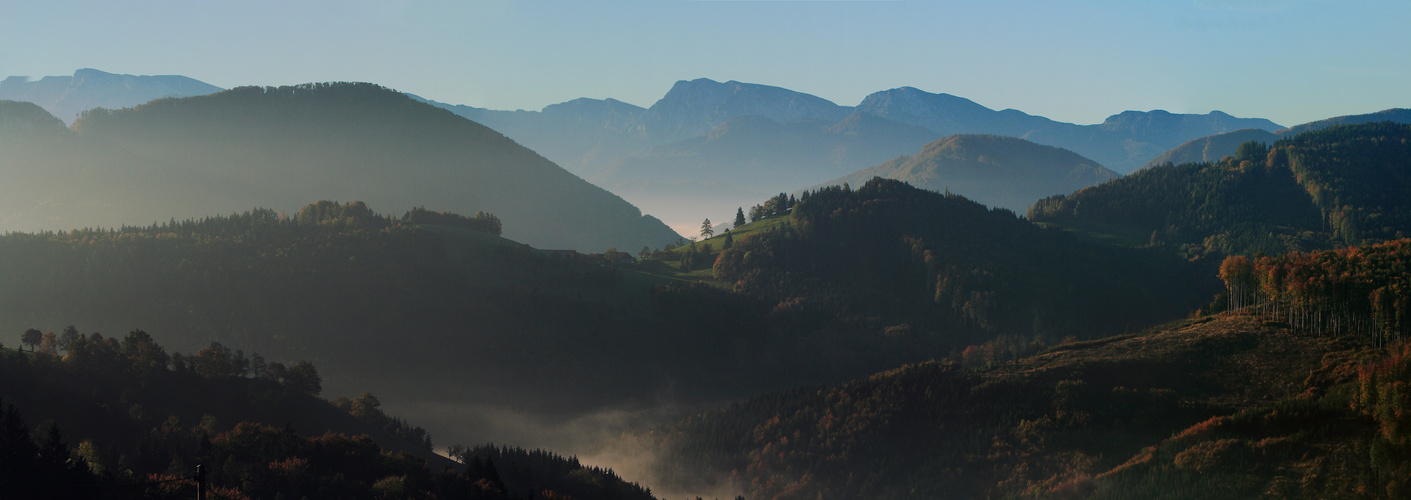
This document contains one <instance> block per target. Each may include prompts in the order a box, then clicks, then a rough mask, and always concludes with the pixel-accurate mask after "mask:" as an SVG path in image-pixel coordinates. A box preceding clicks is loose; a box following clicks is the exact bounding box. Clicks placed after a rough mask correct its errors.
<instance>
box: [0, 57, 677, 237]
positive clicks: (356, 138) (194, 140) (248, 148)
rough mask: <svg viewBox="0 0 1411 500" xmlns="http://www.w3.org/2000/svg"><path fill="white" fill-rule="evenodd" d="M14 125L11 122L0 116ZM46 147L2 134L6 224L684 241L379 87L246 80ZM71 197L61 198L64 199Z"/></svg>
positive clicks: (92, 119) (514, 147)
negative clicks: (428, 214)
mask: <svg viewBox="0 0 1411 500" xmlns="http://www.w3.org/2000/svg"><path fill="white" fill-rule="evenodd" d="M0 120H3V118H0ZM73 129H74V134H73V135H74V136H75V137H74V138H73V139H74V140H70V141H67V143H66V144H65V145H64V146H63V147H59V148H50V149H45V150H42V151H38V152H36V151H32V150H34V149H35V148H38V147H40V146H36V145H31V144H29V143H28V141H25V140H24V139H22V138H15V137H11V136H10V135H6V134H0V149H4V150H5V151H6V154H7V158H9V160H7V161H6V162H5V164H4V165H3V168H4V170H5V172H6V174H7V175H9V176H11V177H15V178H19V179H22V180H23V181H24V182H6V183H5V184H4V185H3V186H0V199H3V200H4V201H0V220H4V221H6V222H5V223H4V226H3V227H0V229H5V230H28V231H33V230H55V229H71V228H79V227H117V226H120V225H123V224H147V223H150V222H152V221H167V220H171V219H174V218H178V219H179V218H185V217H191V216H194V215H216V214H227V213H231V212H235V211H239V210H244V209H248V208H249V207H251V206H264V207H271V208H274V209H276V210H281V211H292V210H295V209H297V208H298V207H299V206H300V205H302V204H303V203H306V202H307V201H308V200H311V199H334V200H345V201H346V200H355V199H356V200H363V201H366V202H368V203H371V204H373V205H374V206H378V207H383V208H384V209H387V210H394V211H405V210H407V209H410V208H412V207H413V206H417V205H429V206H436V207H440V208H441V209H447V210H453V211H458V212H465V213H473V212H475V211H477V210H483V211H488V212H493V213H495V214H497V215H498V216H499V217H500V218H501V219H502V220H503V221H504V222H505V230H506V235H507V236H508V237H511V238H514V239H516V240H518V241H522V242H525V243H528V244H531V245H534V246H537V247H540V248H575V249H579V250H583V251H594V252H600V251H602V250H603V249H606V248H608V247H610V246H619V247H623V248H638V247H640V246H642V245H657V246H659V245H664V244H666V243H667V242H671V241H674V240H676V239H677V238H678V236H677V235H676V234H675V233H673V232H672V231H671V230H669V229H668V228H667V227H666V226H665V225H663V224H661V223H660V221H657V220H656V219H654V218H652V217H650V216H643V215H642V214H641V213H640V211H639V210H637V209H636V208H635V207H633V206H632V205H631V204H629V203H627V202H626V201H623V200H622V199H621V198H619V197H617V196H616V195H613V194H612V193H609V192H607V191H604V190H603V189H601V188H598V187H596V186H593V185H591V184H589V183H587V182H586V181H584V180H582V179H579V178H577V177H575V176H573V175H572V174H569V173H568V172H567V171H564V170H563V169H561V168H559V167H558V166H556V165H554V164H553V163H551V162H549V161H548V160H545V159H544V158H543V157H540V156H539V155H537V154H535V153H534V152H532V151H529V150H528V149H525V148H523V147H521V146H519V145H518V144H515V143H514V142H513V141H511V140H509V139H507V138H505V137H504V136H502V135H500V134H499V133H496V132H494V131H492V130H490V129H488V128H486V127H484V126H481V125H479V124H476V123H474V122H471V121H469V120H465V119H463V118H460V117H457V116H455V115H454V114H452V113H450V112H448V111H445V110H441V109H437V108H435V107H433V106H431V105H428V104H425V103H421V102H416V101H414V100H412V99H411V98H409V97H407V96H406V95H404V94H401V93H397V92H394V91H392V90H389V89H385V88H382V87H378V86H376V85H371V84H356V83H333V84H310V85H301V86H294V87H280V88H260V87H243V88H237V89H233V90H228V91H224V92H220V93H216V94H211V95H206V96H199V97H188V98H181V99H162V100H157V101H153V102H151V103H148V104H144V105H141V106H137V107H135V108H130V109H123V110H118V111H108V110H102V109H99V110H94V111H91V112H88V113H86V114H85V115H84V116H83V117H82V118H81V119H80V120H79V121H78V122H76V123H75V124H74V127H73ZM56 193H64V196H63V198H62V199H53V198H52V197H53V196H55V194H56Z"/></svg>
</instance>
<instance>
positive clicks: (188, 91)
mask: <svg viewBox="0 0 1411 500" xmlns="http://www.w3.org/2000/svg"><path fill="white" fill-rule="evenodd" d="M221 90H222V89H221V88H220V87H216V86H214V85H210V84H207V83H204V82H201V81H198V80H195V79H192V78H187V77H184V76H179V75H159V76H134V75H116V74H112V73H105V72H102V71H98V70H96V69H87V68H85V69H80V70H78V71H75V72H74V74H73V76H46V77H44V78H40V79H39V80H30V79H29V78H26V77H22V76H12V77H9V78H6V79H5V80H3V81H0V99H3V100H10V101H27V102H32V103H35V104H38V105H39V106H40V107H42V108H44V109H45V110H46V111H48V112H49V114H52V115H54V116H56V117H58V118H59V119H60V120H63V121H64V123H66V124H72V123H73V122H74V120H76V119H78V116H79V114H80V113H82V112H84V111H87V110H90V109H93V108H109V109H118V108H126V107H131V106H136V105H138V104H142V103H145V102H147V101H151V100H153V99H160V98H163V97H189V96H198V95H206V94H211V93H215V92H220V91H221Z"/></svg>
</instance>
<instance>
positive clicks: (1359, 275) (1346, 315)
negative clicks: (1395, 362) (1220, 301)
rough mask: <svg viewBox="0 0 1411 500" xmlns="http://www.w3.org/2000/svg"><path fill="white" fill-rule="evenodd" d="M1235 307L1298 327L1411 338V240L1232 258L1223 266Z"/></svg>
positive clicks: (1381, 338)
mask: <svg viewBox="0 0 1411 500" xmlns="http://www.w3.org/2000/svg"><path fill="white" fill-rule="evenodd" d="M1220 279H1221V280H1223V281H1224V282H1225V288H1226V295H1227V297H1228V300H1229V308H1230V310H1235V311H1251V312H1255V313H1257V314H1261V315H1265V316H1269V317H1273V318H1277V319H1280V320H1282V321H1286V322H1288V323H1289V324H1290V325H1293V326H1294V327H1296V328H1306V329H1314V330H1320V331H1331V332H1334V333H1337V334H1354V335H1362V336H1366V337H1368V338H1369V339H1370V340H1371V341H1372V342H1373V343H1374V344H1375V345H1383V344H1385V343H1387V342H1391V341H1396V340H1402V339H1405V338H1408V337H1411V239H1402V240H1397V241H1392V242H1387V243H1381V244H1376V245H1371V246H1364V247H1352V248H1345V249H1341V250H1331V251H1324V252H1291V253H1288V254H1284V255H1282V256H1278V257H1257V258H1253V259H1251V258H1249V257H1245V256H1230V257H1227V258H1225V260H1224V262H1222V263H1221V265H1220Z"/></svg>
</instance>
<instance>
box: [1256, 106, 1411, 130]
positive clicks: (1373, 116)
mask: <svg viewBox="0 0 1411 500" xmlns="http://www.w3.org/2000/svg"><path fill="white" fill-rule="evenodd" d="M1376 122H1393V123H1411V109H1406V108H1392V109H1386V110H1382V111H1378V112H1376V113H1367V114H1365V115H1347V116H1338V117H1334V118H1328V119H1326V120H1318V121H1315V122H1308V123H1305V124H1302V125H1295V126H1292V127H1289V128H1287V129H1284V130H1281V131H1279V133H1281V134H1301V133H1303V132H1308V131H1311V130H1319V129H1325V128H1328V127H1332V126H1335V125H1356V124H1359V123H1376Z"/></svg>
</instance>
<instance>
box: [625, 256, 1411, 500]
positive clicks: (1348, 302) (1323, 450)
mask: <svg viewBox="0 0 1411 500" xmlns="http://www.w3.org/2000/svg"><path fill="white" fill-rule="evenodd" d="M1241 259H1244V258H1242V257H1234V258H1232V259H1231V261H1229V262H1228V263H1227V266H1226V267H1227V269H1225V270H1222V272H1221V274H1222V275H1224V276H1225V277H1226V280H1227V282H1228V283H1229V284H1230V290H1229V293H1230V294H1232V295H1231V296H1232V297H1233V298H1234V300H1232V301H1230V302H1229V305H1231V306H1235V307H1238V308H1239V310H1238V311H1237V312H1227V313H1222V314H1219V315H1215V316H1202V317H1193V318H1189V319H1184V320H1180V321H1176V322H1173V323H1170V324H1165V325H1161V326H1158V327H1154V328H1151V329H1149V330H1147V331H1144V332H1140V333H1136V334H1127V335H1119V336H1113V337H1108V338H1102V339H1095V340H1090V341H1077V342H1067V343H1064V344H1062V345H1059V346H1056V347H1053V348H1051V349H1049V350H1047V351H1045V352H1042V353H1039V354H1036V355H1032V356H1026V357H1023V358H1020V359H1017V360H1013V361H1010V362H1003V363H984V362H979V363H976V362H974V360H972V359H970V357H969V356H962V357H961V359H960V360H958V361H959V362H958V363H945V362H928V363H919V364H912V365H906V366H902V367H900V368H897V369H894V370H888V371H885V372H880V373H877V374H874V375H872V376H870V377H865V378H860V379H858V380H854V381H851V382H848V383H845V384H838V385H834V386H830V387H821V388H818V387H811V388H799V389H795V390H791V391H781V392H774V393H769V394H765V395H761V396H758V397H755V398H751V399H749V400H747V401H742V402H739V403H736V404H732V405H729V406H727V407H723V408H720V409H717V410H713V411H709V412H704V413H700V414H697V415H694V416H691V417H688V418H685V419H682V420H680V421H678V422H675V423H673V424H671V425H666V426H662V427H660V428H657V429H654V430H653V431H652V432H649V433H645V432H644V433H640V434H638V435H636V438H635V441H634V442H633V443H632V444H633V445H635V446H638V447H640V448H641V449H645V450H649V451H652V452H655V453H657V461H656V469H655V471H654V472H655V474H656V476H657V478H658V480H657V484H658V485H659V487H661V488H671V489H680V490H684V491H722V490H723V491H731V492H740V493H743V494H744V495H745V496H746V497H747V498H774V499H779V500H794V499H809V498H818V497H823V498H874V499H901V498H951V497H956V498H1034V497H1037V498H1092V499H1116V498H1255V497H1260V496H1261V495H1262V496H1269V497H1274V498H1405V497H1406V493H1407V492H1408V491H1411V490H1408V489H1407V488H1408V487H1411V481H1408V478H1411V476H1408V475H1407V474H1406V472H1408V471H1411V460H1408V457H1411V454H1408V451H1411V446H1408V442H1411V441H1408V432H1411V427H1408V426H1407V425H1406V416H1405V414H1404V411H1403V410H1404V406H1405V398H1406V389H1405V384H1407V383H1408V382H1411V345H1408V344H1406V343H1405V342H1404V339H1406V338H1407V336H1408V334H1411V321H1408V320H1407V318H1406V315H1405V314H1403V313H1404V312H1405V310H1406V308H1407V307H1411V304H1408V303H1407V301H1406V289H1407V287H1408V286H1411V267H1408V264H1411V240H1400V241H1397V242H1392V243H1386V244H1379V245H1375V246H1370V247H1356V248H1347V249H1342V250H1337V251H1325V252H1314V253H1307V254H1295V255H1290V256H1285V257H1269V258H1261V259H1259V260H1257V261H1256V262H1254V263H1253V264H1251V263H1250V262H1249V259H1244V262H1243V263H1241V262H1240V260H1241ZM1285 278H1286V279H1285ZM1396 341H1403V342H1401V343H1399V344H1397V343H1390V342H1396ZM1388 343H1390V344H1388ZM1381 345H1387V346H1388V347H1379V346H1381Z"/></svg>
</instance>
